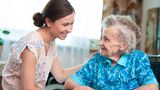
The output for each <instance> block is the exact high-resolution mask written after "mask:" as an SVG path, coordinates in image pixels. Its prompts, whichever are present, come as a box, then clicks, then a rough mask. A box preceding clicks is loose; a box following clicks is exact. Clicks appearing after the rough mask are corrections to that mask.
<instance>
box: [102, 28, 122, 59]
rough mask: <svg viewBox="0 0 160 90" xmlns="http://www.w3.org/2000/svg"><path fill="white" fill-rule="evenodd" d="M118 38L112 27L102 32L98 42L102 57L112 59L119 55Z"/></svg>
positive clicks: (116, 31) (119, 42)
mask: <svg viewBox="0 0 160 90" xmlns="http://www.w3.org/2000/svg"><path fill="white" fill-rule="evenodd" d="M118 36H119V35H118V30H116V28H115V27H113V26H111V27H108V28H106V29H105V30H103V32H102V38H101V40H100V52H101V54H102V55H104V56H107V57H112V56H115V55H117V54H119V51H120V47H121V41H120V39H119V37H118Z"/></svg>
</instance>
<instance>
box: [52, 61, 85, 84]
mask: <svg viewBox="0 0 160 90" xmlns="http://www.w3.org/2000/svg"><path fill="white" fill-rule="evenodd" d="M82 66H83V64H81V65H78V66H75V67H73V68H68V69H63V68H62V67H59V66H57V67H59V69H55V68H53V69H52V74H53V75H54V77H55V79H56V80H57V81H58V82H59V83H62V82H64V81H65V80H66V79H68V78H69V77H70V75H71V74H73V73H75V72H76V71H77V70H78V69H80V68H81V67H82ZM54 67H55V66H54Z"/></svg>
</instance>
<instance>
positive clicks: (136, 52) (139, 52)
mask: <svg viewBox="0 0 160 90" xmlns="http://www.w3.org/2000/svg"><path fill="white" fill-rule="evenodd" d="M131 55H133V56H134V57H143V56H146V55H147V54H146V53H145V52H144V51H142V50H134V51H132V52H131Z"/></svg>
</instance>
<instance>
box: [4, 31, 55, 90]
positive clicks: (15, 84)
mask: <svg viewBox="0 0 160 90" xmlns="http://www.w3.org/2000/svg"><path fill="white" fill-rule="evenodd" d="M26 47H27V48H28V49H29V50H30V51H31V52H32V53H33V54H34V56H35V58H36V62H37V63H36V72H35V77H36V80H35V84H36V85H37V86H38V87H40V88H42V90H44V88H45V84H46V81H47V78H48V74H49V72H50V71H51V67H52V63H53V60H54V58H55V57H56V56H57V54H56V48H55V42H54V41H53V42H52V43H51V45H50V48H49V50H48V53H47V56H46V55H45V48H44V42H43V40H42V37H41V35H40V33H39V32H37V31H33V32H31V33H29V34H28V35H27V36H25V37H23V38H22V39H21V40H19V41H18V42H15V43H14V44H13V45H12V46H11V53H10V55H9V59H8V62H7V64H6V65H5V67H4V69H3V72H2V77H3V78H2V87H3V90H21V83H20V79H21V76H20V73H21V64H22V63H23V62H22V60H21V59H20V54H21V53H22V52H23V50H24V49H25V48H26Z"/></svg>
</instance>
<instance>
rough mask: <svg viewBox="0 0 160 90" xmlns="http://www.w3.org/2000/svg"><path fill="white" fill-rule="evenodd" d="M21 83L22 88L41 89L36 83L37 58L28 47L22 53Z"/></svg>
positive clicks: (23, 89) (25, 89)
mask: <svg viewBox="0 0 160 90" xmlns="http://www.w3.org/2000/svg"><path fill="white" fill-rule="evenodd" d="M20 57H21V59H22V64H21V84H22V90H41V89H40V88H39V87H37V86H36V83H35V67H36V60H35V57H34V55H33V54H32V53H31V52H30V51H29V50H28V49H27V48H26V49H25V50H24V51H23V52H22V54H21V56H20Z"/></svg>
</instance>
